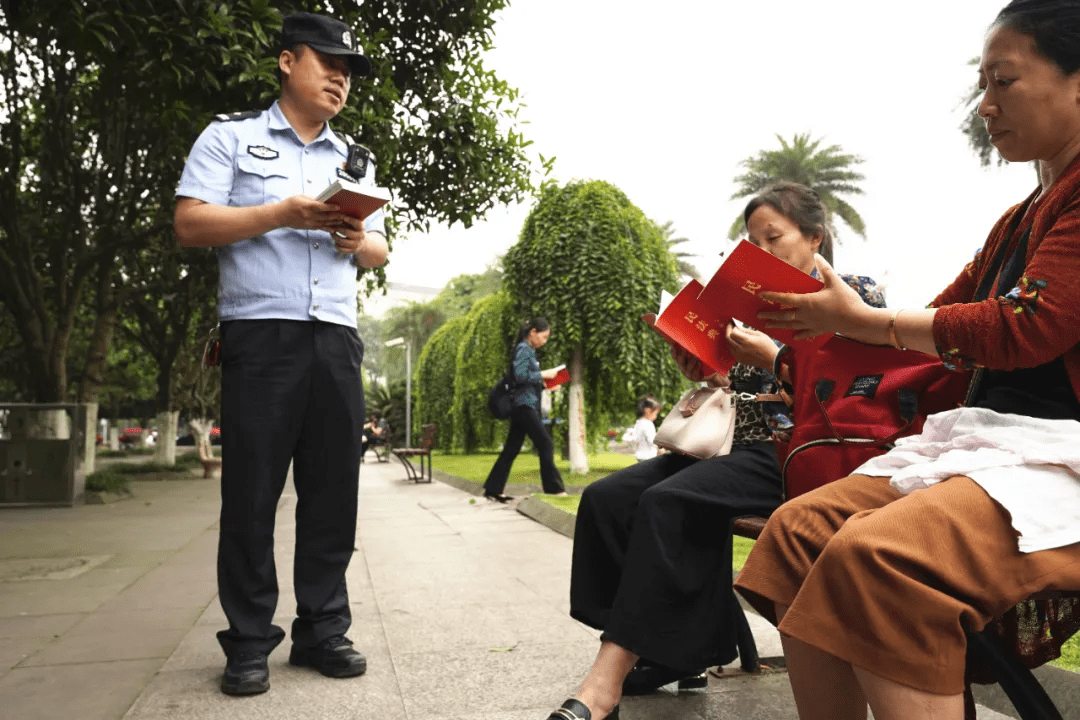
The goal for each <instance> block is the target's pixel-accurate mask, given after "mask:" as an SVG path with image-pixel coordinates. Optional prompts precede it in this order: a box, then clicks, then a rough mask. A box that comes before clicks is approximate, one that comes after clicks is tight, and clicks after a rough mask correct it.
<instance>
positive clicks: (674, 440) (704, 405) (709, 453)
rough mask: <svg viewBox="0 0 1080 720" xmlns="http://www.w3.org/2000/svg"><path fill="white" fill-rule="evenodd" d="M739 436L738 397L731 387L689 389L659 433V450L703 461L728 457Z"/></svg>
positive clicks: (670, 413) (657, 440)
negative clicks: (733, 442)
mask: <svg viewBox="0 0 1080 720" xmlns="http://www.w3.org/2000/svg"><path fill="white" fill-rule="evenodd" d="M734 436H735V394H734V393H733V392H731V391H730V390H728V389H727V388H718V387H717V388H713V387H703V388H695V389H693V390H688V391H687V392H686V394H685V395H683V396H682V397H681V398H680V399H679V402H677V403H676V404H675V407H673V408H671V412H669V413H668V414H667V417H666V418H664V422H663V423H661V425H660V429H659V430H657V431H656V440H655V441H654V442H655V443H656V445H657V447H662V448H664V449H665V450H670V451H671V452H677V453H681V454H683V455H689V456H690V457H695V458H697V459H699V460H704V459H706V458H711V457H717V456H718V455H727V454H728V453H729V452H731V440H732V438H733V437H734Z"/></svg>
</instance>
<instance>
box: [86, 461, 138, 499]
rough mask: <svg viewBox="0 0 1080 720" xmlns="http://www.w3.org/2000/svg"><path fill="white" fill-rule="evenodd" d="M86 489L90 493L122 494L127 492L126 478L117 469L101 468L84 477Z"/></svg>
mask: <svg viewBox="0 0 1080 720" xmlns="http://www.w3.org/2000/svg"><path fill="white" fill-rule="evenodd" d="M86 489H87V490H90V491H92V492H110V493H123V492H128V491H129V490H130V488H129V481H128V478H127V476H126V475H125V474H124V473H122V472H120V471H119V469H118V467H109V468H102V469H101V470H95V471H94V472H92V473H90V474H89V475H87V476H86Z"/></svg>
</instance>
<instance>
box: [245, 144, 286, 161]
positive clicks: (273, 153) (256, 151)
mask: <svg viewBox="0 0 1080 720" xmlns="http://www.w3.org/2000/svg"><path fill="white" fill-rule="evenodd" d="M247 151H248V155H252V156H254V157H257V158H259V159H260V160H273V159H275V158H276V157H278V155H279V154H280V153H278V151H277V150H275V149H273V148H268V147H266V146H265V145H248V147H247Z"/></svg>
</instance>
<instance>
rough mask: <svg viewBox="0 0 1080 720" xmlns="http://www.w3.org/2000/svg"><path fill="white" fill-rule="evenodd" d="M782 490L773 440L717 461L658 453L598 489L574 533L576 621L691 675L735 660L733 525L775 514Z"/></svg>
mask: <svg viewBox="0 0 1080 720" xmlns="http://www.w3.org/2000/svg"><path fill="white" fill-rule="evenodd" d="M782 485H783V483H782V481H781V476H780V467H779V465H778V464H777V460H776V449H775V447H774V446H773V443H772V442H771V441H764V442H753V443H745V444H740V445H736V446H735V447H733V448H732V451H731V453H730V454H728V455H724V456H721V457H716V458H711V459H708V460H695V459H694V458H691V457H687V456H685V455H678V454H666V455H659V456H657V457H655V458H652V459H649V460H645V461H643V462H640V463H637V464H636V465H631V466H630V467H627V468H625V469H623V470H619V471H618V472H615V473H613V474H611V475H608V476H607V477H605V478H603V479H601V480H597V481H596V482H594V483H592V484H591V485H589V486H588V487H586V488H585V491H584V492H583V493H582V496H581V504H580V506H579V507H578V514H577V524H576V526H575V529H574V551H573V565H572V566H571V570H570V615H571V616H572V617H573V618H574V619H576V620H579V621H581V622H583V623H585V624H586V625H589V626H590V627H594V628H596V629H598V630H603V635H601V639H602V640H610V641H611V642H614V643H615V644H617V645H619V646H621V647H623V648H626V649H627V650H630V651H631V652H633V653H635V654H636V655H640V656H641V657H642V658H644V659H646V660H647V661H650V662H652V663H655V664H659V665H664V666H666V667H670V668H673V669H675V670H682V671H686V672H687V674H689V673H691V672H700V671H701V670H703V669H704V668H707V667H711V666H713V665H723V664H725V663H729V662H731V661H732V660H734V659H735V658H736V657H737V656H738V650H737V649H736V624H735V623H736V618H737V617H738V616H737V615H736V614H735V612H736V607H735V605H736V603H737V602H738V600H736V598H735V594H734V591H733V589H732V570H731V538H732V533H731V528H732V522H733V520H734V519H735V518H737V517H741V516H744V515H765V516H768V515H770V514H772V511H773V510H775V509H776V508H777V507H779V505H780V503H781V501H782Z"/></svg>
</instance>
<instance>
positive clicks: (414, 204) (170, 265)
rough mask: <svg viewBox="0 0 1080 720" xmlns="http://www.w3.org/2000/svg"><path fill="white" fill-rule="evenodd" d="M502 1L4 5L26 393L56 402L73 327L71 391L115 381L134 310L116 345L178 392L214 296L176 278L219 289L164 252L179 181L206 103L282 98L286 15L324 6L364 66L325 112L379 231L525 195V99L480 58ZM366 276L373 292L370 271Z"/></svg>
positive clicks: (12, 212)
mask: <svg viewBox="0 0 1080 720" xmlns="http://www.w3.org/2000/svg"><path fill="white" fill-rule="evenodd" d="M330 5H333V7H332V8H331V7H330ZM504 5H505V2H504V0H470V2H467V3H465V4H461V3H443V2H412V1H411V0H390V1H388V2H379V3H360V2H357V1H356V0H347V1H345V2H340V3H339V2H335V3H323V2H311V1H308V2H303V3H299V4H297V3H292V2H289V3H286V2H279V1H275V0H236V2H230V3H222V2H219V1H218V0H190V1H187V2H183V3H179V2H176V3H154V4H153V12H147V7H146V4H145V3H142V2H136V0H100V1H99V2H94V3H72V2H69V1H68V0H37V1H36V2H33V3H31V2H25V1H24V2H7V3H3V4H0V35H2V36H3V37H4V39H5V42H4V43H3V44H0V166H2V167H4V168H5V170H6V172H5V173H4V174H3V175H2V176H0V305H2V306H3V307H4V309H5V311H6V312H7V313H9V316H10V319H11V321H12V324H13V326H14V330H15V332H16V334H17V336H18V341H19V342H18V348H19V350H20V351H21V355H22V356H21V358H20V361H21V364H22V365H23V368H24V374H25V376H26V382H25V383H24V387H25V388H27V391H26V394H27V395H29V398H28V399H32V400H37V401H61V400H66V399H68V397H69V381H70V379H71V377H72V375H73V373H72V372H71V371H69V369H68V363H69V358H70V357H71V354H72V352H73V350H72V347H71V345H70V341H71V340H72V338H73V336H74V335H76V334H79V333H85V335H86V336H87V337H86V338H85V342H83V341H80V345H81V347H83V348H85V352H86V357H85V359H83V358H80V360H83V361H82V362H75V363H74V364H75V365H76V366H77V367H78V370H77V371H76V372H75V373H74V374H76V375H78V376H79V378H80V384H81V387H80V391H79V392H80V396H81V397H83V398H84V399H94V398H95V397H96V396H97V394H98V393H99V392H100V391H101V388H102V387H103V384H106V383H109V382H110V380H109V373H108V371H107V369H106V367H107V362H108V358H109V357H110V355H111V350H110V345H111V344H112V343H113V341H114V339H115V337H116V335H117V334H116V333H114V328H115V324H116V322H117V321H118V319H123V318H124V316H125V315H126V316H129V317H130V316H136V315H137V317H136V318H135V321H136V327H133V328H131V332H132V334H131V335H129V339H131V340H136V339H137V340H138V341H139V342H140V343H141V344H143V345H144V348H143V349H144V350H145V351H146V352H147V353H148V354H150V355H151V356H152V358H153V359H154V360H155V361H156V363H157V365H158V368H157V372H156V373H155V374H156V375H157V386H158V390H157V395H158V402H159V403H165V404H166V405H169V404H174V403H175V404H179V403H181V400H180V399H179V398H180V397H181V396H184V395H185V394H190V392H189V391H188V390H184V389H181V387H180V386H181V385H184V384H185V382H186V381H184V380H183V378H182V377H181V376H183V375H184V374H185V371H184V370H183V369H174V368H173V367H172V364H173V362H174V361H175V359H176V358H177V357H178V356H181V355H184V354H185V353H190V352H191V350H192V347H191V346H190V343H191V342H193V337H194V336H197V335H198V334H199V329H198V327H197V326H198V324H199V322H200V321H199V320H198V319H197V318H205V317H209V316H211V315H212V307H213V294H212V293H210V294H206V293H202V292H193V291H191V289H190V288H189V287H188V286H195V285H199V284H200V283H204V282H206V281H210V283H211V285H212V281H213V276H214V273H213V271H212V270H207V269H206V267H205V266H206V263H207V261H208V258H209V257H210V254H209V253H207V252H206V251H202V250H193V251H181V250H178V249H177V248H175V247H174V246H173V245H174V243H173V239H172V235H171V223H172V209H173V192H174V190H175V187H176V182H177V179H178V178H179V176H180V172H181V169H182V167H183V163H184V158H185V156H186V154H187V151H188V150H189V148H190V146H191V143H192V141H193V140H194V138H195V137H196V136H197V135H198V133H199V132H200V131H201V130H202V128H203V127H205V126H206V124H207V123H208V122H209V120H210V117H211V115H212V114H214V113H219V112H225V111H231V110H241V109H249V108H260V107H266V106H268V105H269V103H270V102H271V100H272V99H273V98H274V97H275V96H276V95H277V92H278V81H277V78H276V65H277V60H276V44H277V37H278V33H279V30H280V25H281V18H282V14H283V12H289V11H292V10H294V9H305V10H312V11H324V10H329V11H330V12H332V13H333V14H335V15H337V16H338V17H340V18H341V19H343V20H344V21H345V22H347V23H348V24H350V25H352V26H353V27H355V28H356V29H357V34H358V35H359V36H360V37H361V38H362V39H363V40H362V42H363V44H364V45H365V47H366V48H367V54H368V55H369V56H370V57H371V59H372V63H373V65H374V73H373V76H372V77H370V78H365V79H363V80H359V79H358V80H357V82H356V83H355V86H354V90H353V94H352V97H351V100H350V103H349V106H348V107H347V108H346V109H345V110H344V111H343V112H342V114H341V116H340V117H339V118H338V119H337V120H335V123H334V126H335V128H338V129H341V130H345V131H348V132H349V133H350V134H352V135H353V136H354V137H356V138H358V139H359V141H360V142H363V143H364V144H365V145H367V146H369V147H370V148H372V149H373V151H374V152H375V154H376V156H377V157H378V168H379V170H378V172H379V175H378V182H379V183H380V184H381V185H386V186H388V187H390V188H391V189H392V190H393V191H394V193H395V202H394V208H393V209H394V213H395V216H394V218H392V222H391V226H395V225H400V226H403V227H405V228H426V227H428V226H429V225H430V224H431V223H433V222H436V223H453V222H461V223H463V224H465V225H469V224H471V223H472V222H473V221H474V220H476V219H477V218H479V217H481V216H483V214H484V213H485V212H487V210H488V209H490V208H491V207H493V206H495V205H499V204H505V203H513V202H516V201H520V200H522V199H523V198H524V197H525V196H526V194H527V193H528V192H529V190H530V189H531V186H532V179H531V172H532V165H531V161H530V158H529V156H528V154H527V148H528V146H529V141H527V140H526V139H525V138H524V137H523V136H522V135H521V133H519V132H518V130H517V114H518V112H519V110H520V107H521V104H520V102H519V98H518V93H517V90H516V89H514V88H512V87H510V86H508V85H507V84H506V83H505V82H504V81H503V80H501V79H500V78H498V77H497V76H496V75H495V73H494V72H493V71H491V70H490V69H488V68H487V67H486V66H485V64H484V61H483V58H482V53H483V52H484V50H486V49H487V48H489V47H490V45H491V40H492V35H493V25H494V15H495V13H496V12H497V11H498V10H500V9H501V8H502V7H504ZM192 48H198V51H197V52H193V51H192ZM549 165H550V163H549V162H548V163H545V162H544V161H543V159H542V158H541V166H542V167H547V166H549ZM173 254H175V257H170V256H171V255H173ZM366 279H367V283H366V284H367V288H368V291H370V290H371V289H372V288H373V287H375V286H377V285H378V284H380V283H381V282H382V281H383V279H384V275H383V271H382V269H377V270H375V271H370V272H369V274H368V276H367V278H366ZM91 289H92V290H91ZM189 292H190V294H189ZM188 297H190V298H192V303H191V305H190V306H185V305H184V303H183V302H182V300H183V299H184V298H188ZM432 329H433V328H432ZM150 336H153V342H152V343H150V342H147V339H148V338H149V337H150ZM0 339H3V337H2V335H0ZM416 349H419V347H417V348H416ZM196 352H197V350H196ZM192 377H193V376H192ZM189 384H190V383H189ZM170 398H171V399H170Z"/></svg>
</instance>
